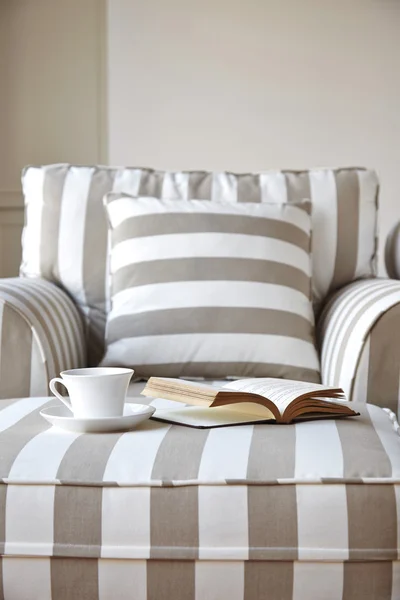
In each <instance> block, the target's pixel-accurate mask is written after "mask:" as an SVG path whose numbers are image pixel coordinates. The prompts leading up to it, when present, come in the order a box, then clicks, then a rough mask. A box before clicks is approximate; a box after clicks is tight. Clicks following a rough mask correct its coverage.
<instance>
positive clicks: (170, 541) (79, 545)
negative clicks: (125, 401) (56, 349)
mask: <svg viewBox="0 0 400 600" xmlns="http://www.w3.org/2000/svg"><path fill="white" fill-rule="evenodd" d="M50 404H54V400H49V399H48V398H38V399H21V400H15V401H14V402H12V403H9V402H4V404H3V405H0V447H1V448H2V449H4V450H2V452H1V453H0V482H1V483H0V507H1V511H0V534H1V537H0V550H1V554H3V556H6V557H8V556H27V557H32V558H33V557H40V556H47V557H52V556H53V557H57V558H59V559H64V558H74V559H75V558H76V559H79V558H82V559H89V558H91V559H98V558H103V559H110V560H113V561H120V560H149V559H150V563H151V564H152V565H153V566H154V569H155V571H157V569H158V567H157V564H158V563H157V562H153V561H162V562H164V561H170V560H173V561H174V564H175V561H178V562H179V561H183V562H184V563H185V564H189V563H190V561H193V560H199V561H200V562H203V561H205V562H207V561H211V562H220V561H222V562H224V561H228V562H232V561H233V562H235V561H236V562H237V561H255V562H256V563H261V562H263V561H266V564H268V563H269V561H272V563H271V564H280V562H281V561H283V562H286V563H288V572H290V573H293V572H294V574H295V576H294V580H295V582H294V583H292V584H291V585H293V590H294V591H293V594H294V598H295V597H296V594H298V591H296V590H298V585H299V582H301V581H303V579H304V572H303V571H302V567H296V568H295V569H294V571H293V561H295V562H296V564H297V562H300V563H309V562H310V561H311V562H315V563H317V564H320V563H323V564H326V563H329V562H333V563H343V561H350V562H351V561H364V562H365V561H367V562H368V561H372V562H373V561H395V560H397V558H398V555H399V549H400V543H399V540H400V538H399V535H400V527H399V525H398V506H399V505H400V500H399V499H400V458H399V457H400V451H399V450H400V437H399V434H398V432H396V431H395V427H394V424H393V423H392V421H391V418H390V417H389V416H388V414H387V413H386V412H385V411H383V410H382V409H381V408H379V407H376V406H373V405H362V404H359V405H355V407H356V408H357V410H359V411H360V413H361V415H360V416H359V417H357V418H356V419H348V420H337V421H334V420H332V421H327V422H323V423H320V422H318V421H313V422H306V423H298V424H296V425H288V426H279V425H275V426H274V425H258V426H252V425H246V426H241V427H232V428H220V429H214V430H192V429H189V428H184V427H179V426H169V425H167V424H163V423H160V422H156V421H148V422H146V423H145V424H143V425H142V426H141V427H139V428H137V429H136V430H135V431H132V432H127V433H124V434H107V435H105V434H104V435H90V434H87V435H85V434H76V433H74V434H72V433H68V432H64V433H63V434H62V435H60V432H59V431H57V430H56V429H53V428H49V426H48V423H47V422H46V421H44V420H43V419H42V418H41V416H40V414H39V411H40V410H41V408H42V407H44V406H49V405H50ZM321 427H322V430H321V429H320V428H321ZM397 429H398V428H397ZM307 440H308V444H307V443H306V441H307ZM324 442H326V445H325V446H324ZM277 448H278V449H279V453H280V455H281V456H282V458H281V460H279V459H278V451H277ZM321 449H323V450H324V451H323V452H322V451H321ZM307 452H308V453H309V454H308V457H309V458H307ZM322 457H323V459H322ZM5 490H6V491H5ZM188 561H189V562H188ZM57 564H60V565H61V564H62V563H57ZM68 564H70V565H72V567H71V568H73V563H68ZM90 564H91V565H92V566H91V572H92V575H91V577H93V578H96V581H97V580H98V581H102V577H103V575H104V574H102V573H101V572H100V571H99V567H98V563H97V562H93V563H90ZM152 568H153V567H152ZM177 568H178V567H177ZM254 568H255V567H254ZM141 569H142V567H141ZM267 572H268V567H266V573H267ZM335 572H336V571H335ZM141 573H142V575H141V576H140V577H142V579H143V581H144V579H145V578H144V576H143V571H141ZM302 573H303V574H302ZM296 574H298V577H299V578H300V579H299V580H298V582H297V583H296V577H297V575H296ZM336 574H337V575H338V576H340V577H341V578H342V579H341V581H343V577H344V575H343V570H342V571H339V572H336ZM199 576H200V575H199ZM259 576H260V577H261V574H260V575H259ZM270 576H271V577H272V578H274V573H273V572H271V574H270V575H268V577H270ZM58 577H59V578H60V579H61V581H62V580H63V577H64V575H63V573H62V572H61V573H60V574H59V575H57V578H58ZM201 577H202V578H203V579H202V581H203V583H202V586H203V588H206V584H205V582H204V577H205V571H203V572H202V575H201ZM234 577H235V578H236V580H237V581H239V582H244V583H243V585H244V586H245V588H246V589H247V587H249V589H251V590H252V591H251V592H250V591H249V592H248V593H249V594H254V593H255V592H254V589H257V587H256V588H254V589H253V588H252V587H251V586H252V583H251V582H250V581H249V580H248V574H247V573H246V571H243V572H242V575H240V573H239V571H235V573H234ZM257 577H258V576H257ZM291 577H292V576H291ZM196 581H197V579H196ZM52 585H55V583H54V582H53V583H52ZM151 585H153V582H152V584H151ZM196 585H197V584H196ZM254 585H256V584H255V583H254ZM276 585H280V583H279V582H276ZM346 585H347V584H346ZM349 585H350V584H349ZM290 589H291V588H290ZM333 589H334V590H335V593H336V592H338V590H339V588H338V587H334V588H333ZM350 589H351V585H350ZM285 593H286V592H285ZM250 597H252V596H251V595H250Z"/></svg>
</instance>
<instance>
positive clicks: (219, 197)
mask: <svg viewBox="0 0 400 600" xmlns="http://www.w3.org/2000/svg"><path fill="white" fill-rule="evenodd" d="M22 184H23V192H24V196H25V208H26V216H25V223H26V224H25V228H24V232H23V240H22V241H23V257H22V264H21V275H22V276H26V277H43V278H45V279H48V280H50V281H53V282H55V283H57V284H58V285H60V286H62V287H63V288H64V289H65V290H66V291H67V292H68V293H69V294H70V295H71V296H72V298H73V299H74V300H75V302H76V303H77V304H78V306H79V307H80V308H81V310H82V311H83V313H84V315H85V316H86V320H87V324H88V333H87V335H88V347H89V358H90V362H91V364H95V363H97V362H98V360H100V358H101V355H102V352H103V342H104V330H105V321H106V313H107V306H108V300H107V224H106V218H105V212H104V208H103V202H102V199H103V196H104V194H106V193H107V192H109V191H115V192H125V193H128V194H132V195H140V196H151V197H155V198H167V199H179V200H190V199H206V200H210V201H219V202H273V203H281V202H286V201H289V202H297V201H299V200H303V199H306V198H308V199H311V201H312V205H313V208H312V210H313V217H312V218H313V242H312V244H313V300H314V306H315V310H316V311H318V309H319V306H320V305H321V303H322V301H323V300H324V298H325V297H326V296H327V294H328V293H330V292H332V291H334V290H336V289H339V288H340V287H342V286H343V285H345V284H347V283H350V282H351V281H353V280H355V279H359V278H361V277H371V276H374V275H375V269H376V245H377V244H376V222H377V206H378V190H379V184H378V179H377V176H376V174H375V173H374V172H373V171H371V170H368V169H362V168H349V169H312V170H309V171H273V172H272V171H269V172H265V173H258V174H249V173H246V174H235V173H228V172H222V173H221V172H218V173H211V172H205V171H191V172H166V171H156V170H152V169H141V168H126V167H121V168H116V167H104V166H92V167H86V166H73V165H68V164H57V165H47V166H41V167H35V166H30V167H27V168H26V169H24V172H23V175H22Z"/></svg>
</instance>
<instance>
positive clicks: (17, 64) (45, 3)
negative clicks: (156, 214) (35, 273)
mask: <svg viewBox="0 0 400 600" xmlns="http://www.w3.org/2000/svg"><path fill="white" fill-rule="evenodd" d="M104 18H105V3H104V2H102V1H100V0H66V1H64V2H62V1H61V0H0V276H2V277H4V276H11V275H16V274H17V273H18V267H19V262H20V256H21V251H20V248H21V229H22V223H23V210H22V198H21V190H20V173H21V169H22V167H23V166H24V165H26V164H44V163H51V162H62V161H71V162H77V163H93V162H98V161H104V160H105V158H106V155H105V137H104V122H105V119H104V100H105V96H106V90H105V86H104V77H103V74H104V66H105V58H104V42H105V23H104Z"/></svg>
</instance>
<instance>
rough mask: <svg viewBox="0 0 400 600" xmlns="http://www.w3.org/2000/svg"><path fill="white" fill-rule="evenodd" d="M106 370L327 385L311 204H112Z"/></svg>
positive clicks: (130, 200) (121, 198)
mask: <svg viewBox="0 0 400 600" xmlns="http://www.w3.org/2000/svg"><path fill="white" fill-rule="evenodd" d="M105 204H106V209H107V213H108V217H109V223H110V227H109V231H110V287H111V303H112V304H111V311H110V313H109V315H108V320H107V335H106V354H105V357H104V359H103V361H102V363H101V364H102V365H103V366H118V365H124V366H129V367H133V368H134V369H135V373H136V375H139V376H143V377H149V376H152V375H154V376H160V377H188V376H189V377H201V376H205V377H207V378H224V377H282V378H287V379H298V380H302V381H314V382H318V381H319V380H320V376H319V360H318V354H317V349H316V346H315V335H314V314H313V310H312V304H311V243H310V239H311V238H310V236H311V218H310V215H309V211H310V208H311V205H310V203H309V202H304V203H298V204H289V203H286V204H280V205H277V204H272V203H262V204H255V203H247V204H246V203H242V204H239V203H236V204H232V203H227V202H225V203H217V202H209V201H207V200H188V201H187V202H181V201H180V200H159V199H151V198H140V197H139V198H138V197H131V196H127V195H126V194H109V195H108V196H106V198H105Z"/></svg>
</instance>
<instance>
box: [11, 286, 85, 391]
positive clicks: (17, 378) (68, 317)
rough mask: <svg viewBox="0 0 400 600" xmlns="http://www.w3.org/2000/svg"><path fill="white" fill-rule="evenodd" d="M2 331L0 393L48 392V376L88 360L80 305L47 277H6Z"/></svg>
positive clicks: (55, 374) (81, 364) (50, 376)
mask: <svg viewBox="0 0 400 600" xmlns="http://www.w3.org/2000/svg"><path fill="white" fill-rule="evenodd" d="M0 332H1V338H0V339H1V346H0V398H12V397H29V396H30V397H32V396H40V395H46V394H47V392H48V381H49V379H51V378H52V377H55V376H57V375H58V374H59V373H60V371H62V370H65V369H71V368H76V367H81V366H84V365H85V363H86V343H85V335H84V327H83V321H82V318H81V316H80V314H79V312H78V310H77V308H76V306H75V305H74V303H73V302H72V300H71V299H70V298H69V297H68V296H67V295H66V294H65V292H63V291H62V290H61V289H59V288H57V287H56V286H55V285H54V284H52V283H50V282H46V281H44V280H42V279H22V278H14V279H2V280H1V282H0Z"/></svg>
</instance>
